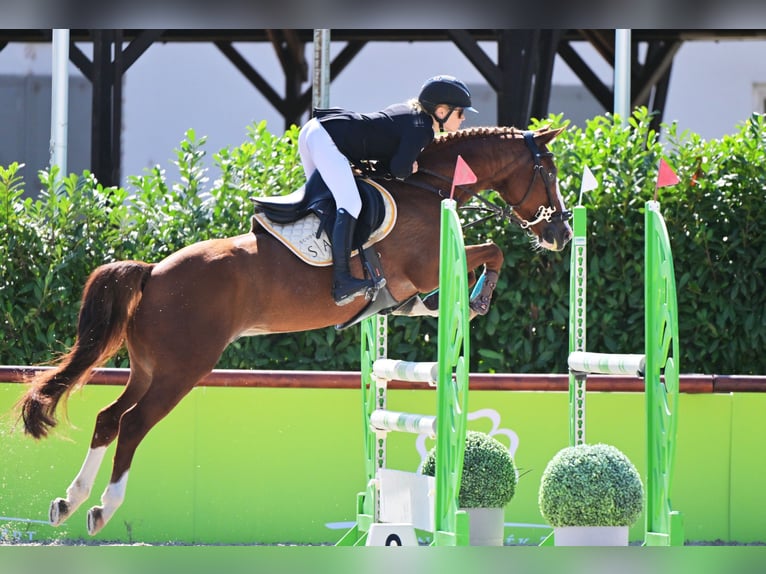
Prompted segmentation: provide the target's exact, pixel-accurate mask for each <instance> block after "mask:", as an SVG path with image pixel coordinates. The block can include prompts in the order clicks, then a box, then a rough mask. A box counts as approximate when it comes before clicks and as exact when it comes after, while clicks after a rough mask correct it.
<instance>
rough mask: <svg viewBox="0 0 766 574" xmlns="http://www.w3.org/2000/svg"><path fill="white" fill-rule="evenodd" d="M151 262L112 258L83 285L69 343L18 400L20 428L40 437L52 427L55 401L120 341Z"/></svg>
mask: <svg viewBox="0 0 766 574" xmlns="http://www.w3.org/2000/svg"><path fill="white" fill-rule="evenodd" d="M152 267H154V265H151V264H147V263H142V262H140V261H118V262H115V263H109V264H106V265H102V266H101V267H98V268H97V269H96V270H95V271H93V273H91V274H90V277H89V278H88V281H87V283H86V284H85V288H84V289H83V294H82V302H81V304H80V314H79V318H78V323H77V339H76V342H75V344H74V346H73V347H72V348H71V349H70V350H69V352H68V353H66V354H65V355H64V356H63V357H62V358H61V359H60V360H59V361H58V363H57V365H56V367H55V368H54V369H51V370H45V371H42V372H41V373H39V374H38V375H36V376H35V377H34V378H33V379H32V380H31V381H30V388H29V389H28V390H27V392H26V394H25V395H24V396H23V397H22V399H21V400H20V401H19V405H18V406H19V408H20V410H21V418H22V420H23V421H24V432H26V433H27V434H29V435H32V436H33V437H34V438H43V437H45V436H47V435H48V430H49V429H50V428H53V427H55V426H56V417H55V411H56V406H57V405H58V403H59V400H60V399H61V398H62V397H64V400H65V401H66V398H65V397H66V396H67V395H68V394H69V393H70V392H71V391H72V390H73V389H74V388H76V387H78V386H81V385H84V384H85V383H86V382H87V381H88V378H89V376H90V371H91V369H92V368H93V367H96V366H98V365H100V364H101V363H103V362H104V361H106V360H107V359H109V358H110V357H111V356H112V355H114V354H115V353H116V352H117V351H118V350H119V349H120V347H121V346H122V343H123V340H124V339H125V335H126V331H127V326H128V321H129V320H130V318H131V316H132V315H133V313H134V311H135V309H136V306H137V305H138V302H139V301H140V300H141V294H142V291H143V288H144V286H145V285H146V281H147V280H148V279H149V275H150V274H151V271H152Z"/></svg>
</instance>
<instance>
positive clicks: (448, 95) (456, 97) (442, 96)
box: [418, 76, 477, 130]
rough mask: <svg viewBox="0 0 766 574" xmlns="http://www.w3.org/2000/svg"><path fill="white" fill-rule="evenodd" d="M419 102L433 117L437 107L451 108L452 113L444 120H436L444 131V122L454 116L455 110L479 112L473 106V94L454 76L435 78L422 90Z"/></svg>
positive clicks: (427, 82)
mask: <svg viewBox="0 0 766 574" xmlns="http://www.w3.org/2000/svg"><path fill="white" fill-rule="evenodd" d="M418 101H419V102H420V105H421V106H423V109H424V110H425V111H426V112H427V113H428V114H429V115H431V116H433V115H434V112H435V111H436V106H438V105H439V104H445V105H447V106H449V108H450V112H449V114H447V117H445V118H444V119H443V120H439V119H438V118H435V119H436V121H437V122H439V127H440V129H442V130H444V122H446V121H447V119H448V118H449V117H450V115H451V114H452V110H453V109H455V108H463V109H464V110H468V111H470V112H476V111H477V110H476V109H475V108H474V107H473V106H472V105H471V92H470V91H469V90H468V86H466V85H465V84H464V83H463V82H461V81H460V80H458V79H457V78H455V77H454V76H434V77H433V78H430V79H429V80H426V83H425V84H423V87H422V88H420V95H419V96H418Z"/></svg>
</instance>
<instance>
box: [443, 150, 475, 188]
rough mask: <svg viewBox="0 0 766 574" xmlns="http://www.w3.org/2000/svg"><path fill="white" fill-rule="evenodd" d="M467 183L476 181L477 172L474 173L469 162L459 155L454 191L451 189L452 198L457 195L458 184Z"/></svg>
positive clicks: (453, 185) (453, 183)
mask: <svg viewBox="0 0 766 574" xmlns="http://www.w3.org/2000/svg"><path fill="white" fill-rule="evenodd" d="M467 183H476V174H475V173H473V171H472V170H471V168H470V167H468V164H467V163H466V162H465V160H464V159H463V158H462V156H460V155H458V156H457V162H456V163H455V176H454V177H453V178H452V191H450V194H449V196H450V199H452V197H453V196H454V195H455V186H456V185H465V184H467Z"/></svg>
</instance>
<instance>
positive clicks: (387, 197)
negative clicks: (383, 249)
mask: <svg viewBox="0 0 766 574" xmlns="http://www.w3.org/2000/svg"><path fill="white" fill-rule="evenodd" d="M355 180H356V184H357V188H358V190H359V195H360V197H361V199H362V209H361V211H360V213H359V217H358V218H357V224H356V228H355V231H354V239H353V246H354V251H352V253H351V257H356V256H359V257H360V258H361V260H362V268H363V269H364V270H365V273H366V274H367V276H368V277H370V278H373V279H374V281H373V283H374V284H375V288H374V289H372V290H371V292H370V293H368V295H367V298H368V300H369V303H368V304H367V306H366V307H365V308H364V309H362V311H360V312H359V313H358V314H357V315H356V316H355V317H353V318H352V319H351V320H349V321H348V322H346V323H343V324H342V325H337V326H336V328H337V329H339V330H340V329H345V328H347V327H350V326H351V325H355V324H356V323H358V322H360V321H361V320H362V319H364V318H366V317H368V316H370V315H374V314H375V313H379V312H386V311H387V310H392V309H394V308H397V307H399V306H400V304H401V303H400V302H399V301H397V300H396V299H394V297H393V296H392V295H391V293H390V291H389V290H388V288H387V287H386V286H385V281H384V280H383V277H384V274H383V268H382V266H381V263H380V259H379V258H378V254H377V252H376V251H375V249H373V248H372V246H373V245H374V244H375V243H377V242H378V241H380V240H381V239H383V238H385V237H386V236H387V235H388V234H389V233H390V232H391V230H392V229H393V228H394V224H395V223H396V203H395V202H394V199H393V197H392V196H391V194H390V193H389V192H388V191H387V190H386V189H385V188H384V187H382V186H381V185H380V184H378V183H377V182H375V181H373V180H371V179H367V178H361V177H356V178H355ZM250 199H251V201H252V202H253V204H254V206H255V210H254V211H255V213H254V215H253V219H252V226H251V232H255V231H256V230H257V229H258V228H263V229H265V230H266V231H267V232H268V233H270V234H271V235H272V236H273V237H274V238H276V239H277V240H278V241H280V242H281V243H282V244H283V245H285V247H287V248H288V249H289V250H290V251H292V252H293V253H294V254H295V255H296V256H297V257H298V258H299V259H301V260H302V261H304V262H305V263H308V264H309V265H314V266H317V267H325V266H329V265H332V250H331V244H330V239H329V238H330V237H332V229H333V226H334V225H335V212H336V206H335V199H334V198H333V196H332V193H331V192H330V189H329V188H328V187H327V184H326V183H325V182H324V180H323V179H322V177H321V175H320V174H319V172H315V173H314V174H313V175H312V176H311V177H310V178H309V180H308V181H307V182H306V185H304V186H303V187H301V188H299V189H298V190H296V191H294V192H293V193H290V194H288V195H283V196H274V197H252V198H250Z"/></svg>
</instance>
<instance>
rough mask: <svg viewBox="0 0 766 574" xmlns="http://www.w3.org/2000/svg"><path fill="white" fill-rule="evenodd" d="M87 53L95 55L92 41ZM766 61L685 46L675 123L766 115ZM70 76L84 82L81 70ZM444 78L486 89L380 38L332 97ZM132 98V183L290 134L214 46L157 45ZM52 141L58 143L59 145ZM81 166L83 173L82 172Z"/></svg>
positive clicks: (249, 51) (710, 131)
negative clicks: (197, 152) (185, 155)
mask: <svg viewBox="0 0 766 574" xmlns="http://www.w3.org/2000/svg"><path fill="white" fill-rule="evenodd" d="M80 47H81V49H82V50H83V51H85V52H86V54H88V55H90V52H89V50H90V45H89V44H82V45H81V46H80ZM236 47H237V49H238V50H240V51H241V53H242V54H243V55H244V56H245V57H246V58H247V59H248V60H249V61H250V62H251V63H252V65H253V66H254V67H255V68H256V69H257V70H258V71H259V73H261V74H262V75H263V76H264V78H265V79H266V80H267V81H268V82H269V83H270V84H271V85H272V87H274V89H275V90H276V91H277V92H278V93H282V92H283V82H284V80H283V77H282V72H281V69H280V67H279V63H278V61H277V57H276V55H275V54H274V51H273V48H272V47H271V45H270V44H267V43H242V44H236ZM482 47H483V48H484V50H485V51H486V52H487V54H488V55H489V56H490V57H491V58H493V59H496V54H495V53H494V48H495V44H494V43H492V42H489V43H483V44H482ZM575 47H576V49H577V50H579V51H580V54H581V55H582V56H583V57H584V58H585V59H586V61H588V62H589V63H590V64H591V66H592V67H593V68H594V71H595V72H596V73H597V74H598V75H599V77H600V78H601V79H602V81H604V82H605V83H606V84H607V85H610V84H611V82H612V78H611V69H610V67H609V66H608V65H607V64H606V63H605V62H603V60H602V59H601V58H600V56H599V55H598V54H597V53H596V52H595V51H594V50H593V49H592V48H590V46H589V45H588V44H586V43H585V42H582V43H576V44H575ZM341 48H342V43H337V44H333V47H332V53H333V55H334V54H335V53H337V52H338V51H339V50H340V49H341ZM311 50H312V47H311V45H309V46H307V59H308V60H309V61H311V60H312V53H311ZM764 56H766V42H763V41H721V42H687V43H684V44H683V45H682V47H681V49H680V50H679V52H678V54H677V55H676V58H675V63H674V66H673V71H672V76H671V83H670V91H669V94H668V98H667V105H666V110H665V116H664V121H666V122H670V121H673V120H675V121H677V122H678V125H679V127H680V128H681V129H682V130H685V129H688V130H691V131H693V132H696V133H699V134H700V135H701V136H702V137H704V138H708V139H711V138H719V137H721V136H723V135H724V134H728V133H732V132H733V131H735V129H736V126H737V125H738V124H739V123H741V122H743V121H744V120H746V119H747V118H748V117H749V115H750V114H751V113H752V112H753V111H764V110H763V109H755V106H756V105H757V104H758V103H759V102H760V103H761V105H762V104H763V98H760V99H759V98H756V97H755V96H754V94H755V91H756V89H757V88H756V85H760V89H761V90H763V84H764V83H766V57H764ZM50 71H51V46H50V45H48V44H10V45H8V46H7V47H6V48H5V49H3V50H2V51H0V75H3V74H20V75H49V74H50ZM70 71H71V73H72V74H73V75H76V76H80V72H79V70H77V68H76V67H74V66H73V65H71V64H70ZM438 73H451V74H454V75H456V76H458V77H460V78H461V79H463V80H464V81H465V82H467V83H468V84H471V85H475V86H480V85H481V84H485V82H484V80H483V78H482V77H481V75H480V74H479V73H478V71H476V70H475V69H474V67H473V66H472V65H471V63H470V62H469V61H468V60H467V58H465V56H463V54H462V53H461V52H460V51H459V50H458V49H457V47H455V45H454V44H452V43H449V42H444V43H442V42H437V43H428V42H421V43H405V42H387V43H386V42H371V43H369V44H367V45H366V46H365V47H364V48H363V49H362V51H361V53H360V54H359V55H357V56H356V57H355V58H354V60H353V61H352V62H351V63H350V64H349V65H348V66H347V67H346V69H345V70H343V72H342V73H341V74H340V76H339V77H338V78H336V79H335V80H334V81H333V83H332V85H331V88H330V90H331V92H330V102H331V105H336V106H343V107H348V108H352V109H357V110H359V111H372V110H376V109H379V108H381V107H384V106H386V105H388V104H389V103H392V102H396V101H401V100H404V99H407V98H409V97H412V96H415V95H416V94H417V92H418V90H419V88H420V86H421V84H422V82H423V80H424V79H426V78H428V77H430V76H432V75H435V74H438ZM310 77H311V76H310V74H309V78H310ZM308 85H309V84H306V87H307V86H308ZM556 86H569V88H568V90H560V91H559V93H558V94H556V93H554V95H553V98H552V103H554V104H555V103H556V102H561V104H560V105H561V109H556V107H555V106H554V105H552V107H551V110H550V111H551V112H555V113H558V112H562V111H563V112H564V113H565V117H570V115H568V113H567V110H566V109H565V105H566V106H572V107H571V109H570V113H571V114H572V115H576V114H578V113H589V112H594V113H591V114H590V115H595V114H597V113H599V112H598V111H597V110H598V104H597V103H596V102H595V101H594V100H593V99H592V98H591V97H590V95H589V94H587V93H586V94H583V92H582V90H578V89H576V87H578V86H579V87H581V85H580V81H579V79H578V78H577V77H576V76H575V75H574V74H573V73H572V72H571V70H569V68H568V67H567V66H566V64H565V63H564V62H563V61H562V60H560V59H557V61H556V65H555V68H554V89H556ZM567 93H569V95H568V96H567ZM477 97H478V98H479V99H480V102H477V107H479V106H480V107H481V111H482V112H484V113H483V114H481V115H479V116H476V117H475V118H474V119H473V123H474V124H475V125H487V124H491V123H493V122H494V121H495V116H496V114H495V109H494V103H493V101H492V98H493V97H494V94H492V93H491V90H488V89H487V90H479V89H477ZM562 97H564V98H565V100H562V99H561V98H562ZM123 98H124V104H123V134H122V138H123V139H122V145H123V164H122V165H123V180H124V179H125V177H126V176H127V175H138V174H140V173H142V170H143V169H144V168H147V167H151V166H153V165H155V164H160V165H162V166H163V167H166V168H168V173H169V174H171V173H172V170H171V169H170V168H171V161H172V160H173V158H174V154H173V150H174V149H175V148H176V147H177V146H178V143H179V142H180V141H181V139H182V138H183V134H184V132H185V131H186V130H187V129H189V128H194V130H195V131H196V133H197V135H198V136H201V135H205V136H207V137H208V144H207V150H208V152H209V154H210V155H212V154H213V153H214V152H215V151H218V150H219V149H221V148H223V147H225V146H236V145H238V144H239V143H241V142H242V141H243V140H244V138H245V127H246V126H247V125H249V124H250V123H252V122H253V121H260V120H262V119H265V120H267V122H268V125H269V127H270V129H271V130H272V131H274V132H280V131H282V129H283V120H282V118H281V116H280V115H279V114H278V113H277V112H276V110H274V109H273V108H272V107H271V105H270V104H269V103H268V102H267V101H266V99H265V98H264V97H263V96H261V94H260V93H259V92H258V91H257V90H256V89H255V87H253V86H252V85H251V84H250V83H249V82H248V81H247V80H246V79H245V78H244V76H243V75H242V74H241V73H240V72H239V71H238V70H237V69H236V68H235V67H234V66H233V65H232V64H231V63H230V62H229V61H228V60H227V59H226V57H225V56H224V55H223V54H222V53H221V52H220V51H219V50H218V49H217V48H216V47H215V46H213V45H212V44H210V43H204V44H186V43H167V44H162V43H157V44H154V45H153V46H151V47H150V48H149V49H148V50H147V52H146V53H145V54H144V55H143V56H141V57H140V58H139V59H138V60H137V62H136V63H135V64H134V65H133V66H132V67H131V68H130V69H129V70H128V72H127V74H126V76H125V83H124V91H123ZM573 100H580V101H579V103H578V102H573ZM565 101H568V102H569V103H566V104H565V103H564V102H565ZM72 105H84V106H86V107H88V108H89V106H90V102H89V101H87V102H82V101H80V102H78V101H76V100H75V101H74V102H73V101H72V99H71V98H70V106H72ZM556 105H558V104H556ZM575 106H579V107H575ZM86 127H87V133H85V129H86ZM78 129H79V130H81V131H82V133H78ZM89 129H90V127H89V126H77V125H70V126H69V130H70V140H71V138H78V137H79V138H81V139H82V140H83V141H85V139H88V141H89V137H90V136H89ZM0 137H2V136H0ZM44 145H45V146H46V148H47V145H48V142H44ZM70 145H71V144H70ZM211 165H212V161H211ZM70 168H71V169H72V170H76V169H79V168H78V166H75V165H70ZM213 175H214V174H213Z"/></svg>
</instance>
